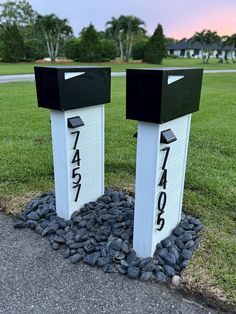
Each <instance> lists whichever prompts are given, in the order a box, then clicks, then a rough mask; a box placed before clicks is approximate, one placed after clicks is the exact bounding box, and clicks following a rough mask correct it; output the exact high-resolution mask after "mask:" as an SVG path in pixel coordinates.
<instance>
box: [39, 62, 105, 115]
mask: <svg viewBox="0 0 236 314" xmlns="http://www.w3.org/2000/svg"><path fill="white" fill-rule="evenodd" d="M34 72H35V81H36V90H37V98H38V106H39V107H44V108H49V109H54V110H61V111H64V110H71V109H77V108H83V107H89V106H94V105H101V104H105V103H109V102H110V93H111V92H110V89H111V69H110V68H108V67H107V68H106V67H69V66H66V67H58V66H57V67H56V66H55V67H35V68H34Z"/></svg>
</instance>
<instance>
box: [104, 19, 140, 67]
mask: <svg viewBox="0 0 236 314" xmlns="http://www.w3.org/2000/svg"><path fill="white" fill-rule="evenodd" d="M143 26H145V23H144V22H143V21H142V20H141V19H140V18H138V17H136V16H132V15H128V16H125V15H121V16H120V17H118V18H115V17H112V19H111V21H108V22H107V23H106V27H107V29H106V32H107V34H108V35H109V34H110V35H112V36H113V38H114V39H115V40H116V41H117V42H118V44H119V48H120V57H121V59H122V60H123V61H126V62H128V61H129V59H130V56H131V52H132V47H133V40H134V36H135V35H136V34H138V33H145V32H146V30H145V29H144V28H143Z"/></svg>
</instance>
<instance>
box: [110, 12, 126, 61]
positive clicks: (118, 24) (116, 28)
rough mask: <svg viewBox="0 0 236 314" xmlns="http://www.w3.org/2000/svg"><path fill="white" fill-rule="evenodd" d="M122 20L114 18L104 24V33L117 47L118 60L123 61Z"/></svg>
mask: <svg viewBox="0 0 236 314" xmlns="http://www.w3.org/2000/svg"><path fill="white" fill-rule="evenodd" d="M122 24H123V18H122V16H120V17H119V18H115V17H114V16H113V17H112V18H111V20H110V21H108V22H107V23H106V33H107V35H108V36H109V37H111V38H113V39H114V40H115V42H116V43H117V44H118V45H119V49H120V58H121V59H122V60H123V59H124V49H123V38H122V37H123V29H122V28H123V25H122Z"/></svg>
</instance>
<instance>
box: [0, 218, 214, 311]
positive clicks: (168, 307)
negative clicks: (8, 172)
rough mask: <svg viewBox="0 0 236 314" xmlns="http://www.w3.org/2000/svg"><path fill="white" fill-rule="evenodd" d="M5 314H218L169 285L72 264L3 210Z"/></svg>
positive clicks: (0, 302) (0, 255)
mask: <svg viewBox="0 0 236 314" xmlns="http://www.w3.org/2000/svg"><path fill="white" fill-rule="evenodd" d="M0 313H1V314H28V313H32V314H45V313H47V314H59V313H60V314H71V313H77V314H83V313H86V314H90V313H91V314H100V313H107V314H108V313H109V314H110V313H112V314H141V313H142V314H144V313H145V314H151V313H155V314H158V313H162V314H163V313H167V314H172V313H181V314H184V313H186V314H195V313H197V314H216V313H219V312H216V311H214V310H211V309H209V308H207V307H205V306H203V305H200V304H198V303H196V302H194V301H191V300H188V299H186V298H183V297H182V296H180V295H178V294H177V293H174V292H173V291H170V290H169V289H168V288H167V287H165V286H162V285H158V284H154V283H144V282H139V281H133V280H131V279H129V278H127V277H123V276H121V275H117V274H103V273H102V271H101V270H100V269H98V268H92V267H89V266H87V265H84V264H82V263H81V264H79V265H72V264H70V263H69V261H67V260H65V259H64V258H63V257H62V256H61V254H60V252H55V251H53V250H52V249H51V247H50V246H49V244H48V242H47V240H46V239H43V238H41V237H40V236H39V235H37V234H35V233H33V232H32V231H30V230H14V228H13V222H12V219H11V218H10V217H7V216H5V215H3V214H1V213H0Z"/></svg>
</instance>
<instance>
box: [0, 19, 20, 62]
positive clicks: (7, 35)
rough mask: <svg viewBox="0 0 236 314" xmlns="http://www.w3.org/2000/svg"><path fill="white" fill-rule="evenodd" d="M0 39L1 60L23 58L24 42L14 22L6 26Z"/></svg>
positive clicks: (8, 60)
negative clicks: (0, 47) (0, 41)
mask: <svg viewBox="0 0 236 314" xmlns="http://www.w3.org/2000/svg"><path fill="white" fill-rule="evenodd" d="M2 39H3V41H2V58H3V61H5V62H18V61H21V60H22V59H24V57H25V50H24V42H23V38H22V36H21V34H20V32H19V29H18V27H17V26H16V24H13V25H8V26H6V28H5V30H4V33H3V36H2Z"/></svg>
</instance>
